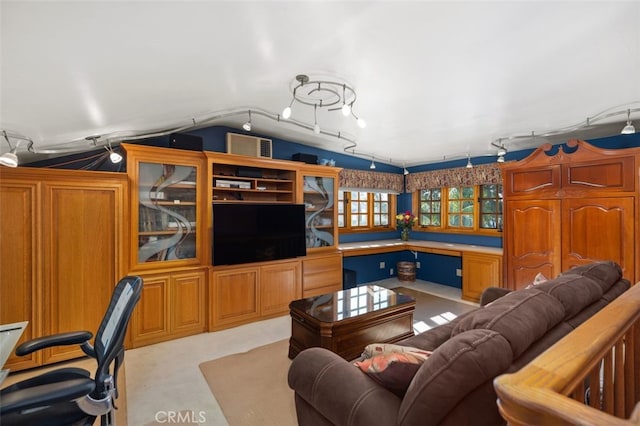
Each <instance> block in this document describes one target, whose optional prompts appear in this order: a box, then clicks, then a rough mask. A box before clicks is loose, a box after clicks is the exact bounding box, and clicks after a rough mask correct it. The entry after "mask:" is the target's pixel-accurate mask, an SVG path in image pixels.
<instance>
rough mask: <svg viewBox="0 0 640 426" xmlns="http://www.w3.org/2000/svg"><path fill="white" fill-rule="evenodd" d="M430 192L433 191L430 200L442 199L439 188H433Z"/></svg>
mask: <svg viewBox="0 0 640 426" xmlns="http://www.w3.org/2000/svg"><path fill="white" fill-rule="evenodd" d="M432 192H433V194H432V197H431V199H432V200H436V201H439V200H441V199H442V193H441V191H440V189H434V190H433V191H432Z"/></svg>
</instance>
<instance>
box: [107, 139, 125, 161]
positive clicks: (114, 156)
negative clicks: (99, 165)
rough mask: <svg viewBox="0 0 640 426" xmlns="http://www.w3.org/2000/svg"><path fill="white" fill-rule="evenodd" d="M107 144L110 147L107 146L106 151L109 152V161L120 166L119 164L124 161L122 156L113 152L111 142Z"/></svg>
mask: <svg viewBox="0 0 640 426" xmlns="http://www.w3.org/2000/svg"><path fill="white" fill-rule="evenodd" d="M107 143H108V145H105V147H104V149H106V150H107V152H108V153H109V159H110V160H111V162H112V163H113V164H118V163H119V162H121V161H122V155H120V154H118V153H117V152H115V151H114V150H113V147H112V146H111V142H107Z"/></svg>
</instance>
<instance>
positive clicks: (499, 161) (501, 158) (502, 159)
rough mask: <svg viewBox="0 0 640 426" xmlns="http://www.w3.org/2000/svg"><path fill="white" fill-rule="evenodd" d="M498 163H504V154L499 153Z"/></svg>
mask: <svg viewBox="0 0 640 426" xmlns="http://www.w3.org/2000/svg"><path fill="white" fill-rule="evenodd" d="M496 161H497V162H498V163H504V156H503V155H498V159H497V160H496Z"/></svg>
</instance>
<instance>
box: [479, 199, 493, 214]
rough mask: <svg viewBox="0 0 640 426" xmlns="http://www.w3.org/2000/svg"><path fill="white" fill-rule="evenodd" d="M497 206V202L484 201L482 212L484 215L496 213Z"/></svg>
mask: <svg viewBox="0 0 640 426" xmlns="http://www.w3.org/2000/svg"><path fill="white" fill-rule="evenodd" d="M496 204H497V203H496V200H482V206H481V207H480V208H481V211H482V212H484V213H495V212H496Z"/></svg>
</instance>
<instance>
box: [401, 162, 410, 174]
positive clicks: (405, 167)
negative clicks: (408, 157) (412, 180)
mask: <svg viewBox="0 0 640 426" xmlns="http://www.w3.org/2000/svg"><path fill="white" fill-rule="evenodd" d="M402 173H403V174H404V175H405V176H406V175H408V174H409V170H407V163H402Z"/></svg>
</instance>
